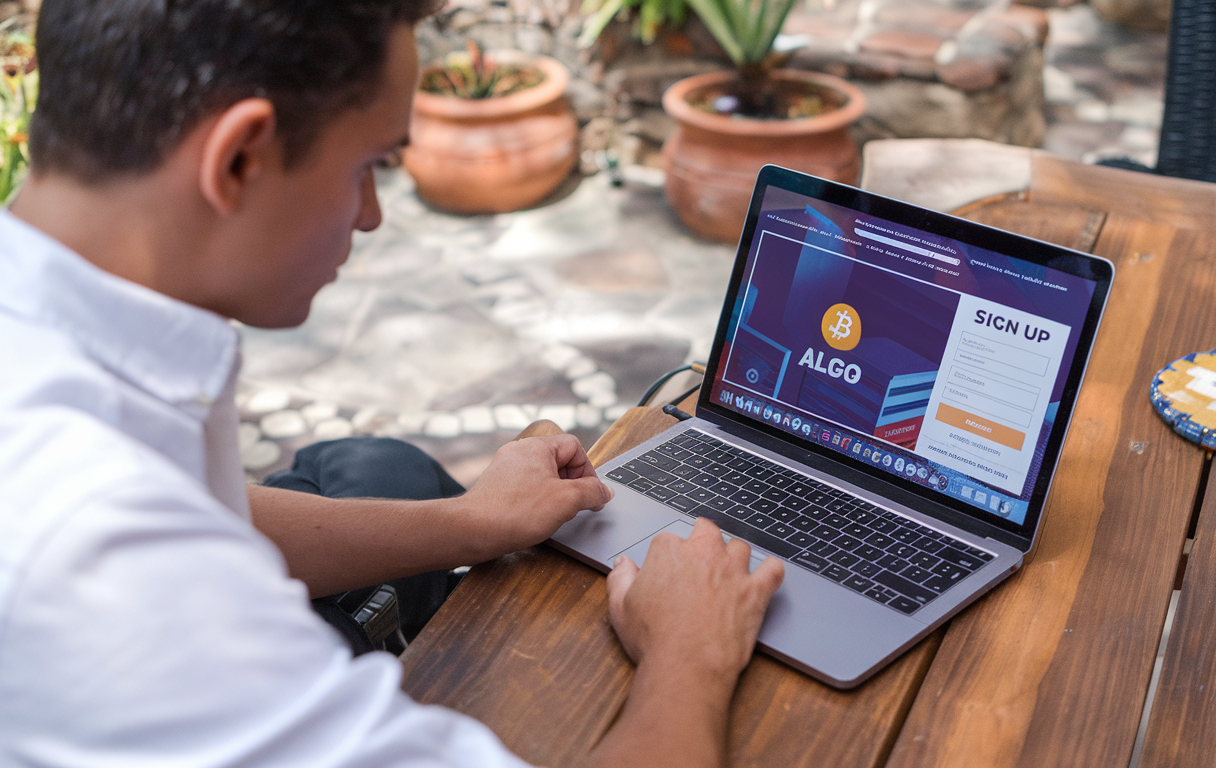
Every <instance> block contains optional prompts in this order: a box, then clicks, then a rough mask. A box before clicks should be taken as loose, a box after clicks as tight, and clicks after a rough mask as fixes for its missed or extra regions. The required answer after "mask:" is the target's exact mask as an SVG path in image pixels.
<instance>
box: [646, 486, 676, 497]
mask: <svg viewBox="0 0 1216 768" xmlns="http://www.w3.org/2000/svg"><path fill="white" fill-rule="evenodd" d="M646 495H647V496H649V497H650V498H652V499H658V500H659V501H667V500H668V499H670V498H672V497H673V496H675V495H676V494H675V493H674V492H672V491H671V490H669V489H667V488H664V487H663V486H661V485H656V486H655V487H653V488H651V489H650V490H649V491H646Z"/></svg>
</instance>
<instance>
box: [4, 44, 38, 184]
mask: <svg viewBox="0 0 1216 768" xmlns="http://www.w3.org/2000/svg"><path fill="white" fill-rule="evenodd" d="M0 67H2V68H3V70H4V71H3V76H2V77H0V202H2V203H3V204H4V205H7V204H8V203H9V202H11V200H12V199H13V198H14V197H15V196H16V194H17V189H18V188H19V187H20V186H21V182H22V181H23V180H24V179H25V173H26V170H27V168H28V167H29V160H30V150H29V130H30V115H32V114H33V112H34V107H35V106H36V104H37V100H38V70H37V69H36V66H35V59H34V43H33V40H31V39H30V36H29V35H28V34H26V33H24V32H21V31H16V30H13V29H12V26H11V24H9V23H5V24H3V25H0Z"/></svg>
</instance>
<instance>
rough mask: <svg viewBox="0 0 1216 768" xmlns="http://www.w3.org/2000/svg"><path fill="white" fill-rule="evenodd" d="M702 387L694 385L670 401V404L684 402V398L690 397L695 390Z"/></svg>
mask: <svg viewBox="0 0 1216 768" xmlns="http://www.w3.org/2000/svg"><path fill="white" fill-rule="evenodd" d="M700 388H701V385H700V384H697V386H695V387H693V388H692V389H690V390H688V391H687V392H685V393H684V394H682V395H680V396H679V397H677V398H676V399H675V400H672V401H671V402H670V403H668V405H679V404H680V403H682V402H684V398H686V397H688V396H689V395H691V394H692V393H693V392H696V391H697V390H698V389H700Z"/></svg>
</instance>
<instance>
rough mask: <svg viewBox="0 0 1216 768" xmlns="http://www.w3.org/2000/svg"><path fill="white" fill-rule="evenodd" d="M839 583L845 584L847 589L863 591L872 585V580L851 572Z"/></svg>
mask: <svg viewBox="0 0 1216 768" xmlns="http://www.w3.org/2000/svg"><path fill="white" fill-rule="evenodd" d="M840 583H841V584H843V585H845V586H846V587H848V588H849V589H851V590H853V591H854V592H865V591H866V590H867V589H869V588H870V587H872V586H874V582H872V581H870V580H869V579H866V578H862V577H861V576H858V575H857V574H853V575H852V576H849V577H847V578H846V579H845V580H844V581H842V582H840Z"/></svg>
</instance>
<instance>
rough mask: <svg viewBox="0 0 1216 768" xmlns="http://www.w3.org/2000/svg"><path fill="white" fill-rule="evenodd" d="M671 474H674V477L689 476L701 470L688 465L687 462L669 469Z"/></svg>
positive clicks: (695, 474) (699, 472)
mask: <svg viewBox="0 0 1216 768" xmlns="http://www.w3.org/2000/svg"><path fill="white" fill-rule="evenodd" d="M671 474H673V475H675V476H676V477H683V478H690V477H696V476H697V475H699V474H701V470H699V469H697V468H696V467H690V466H688V465H687V464H681V465H680V466H678V467H676V468H675V469H673V470H671Z"/></svg>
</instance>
